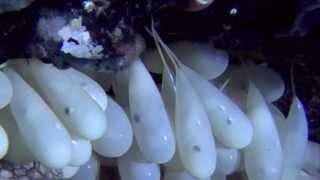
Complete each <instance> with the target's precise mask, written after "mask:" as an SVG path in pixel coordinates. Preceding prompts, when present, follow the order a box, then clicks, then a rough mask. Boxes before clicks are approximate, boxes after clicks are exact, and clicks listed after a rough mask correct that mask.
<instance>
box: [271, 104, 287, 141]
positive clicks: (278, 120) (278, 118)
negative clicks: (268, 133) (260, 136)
mask: <svg viewBox="0 0 320 180" xmlns="http://www.w3.org/2000/svg"><path fill="white" fill-rule="evenodd" d="M269 109H270V112H271V114H272V117H273V119H274V122H275V125H276V127H277V130H278V134H279V137H280V142H281V146H283V142H284V137H285V133H286V130H285V129H286V117H285V116H284V115H283V113H282V112H281V111H280V109H279V108H278V107H276V106H275V105H273V104H269Z"/></svg>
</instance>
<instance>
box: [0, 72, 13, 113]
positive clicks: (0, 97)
mask: <svg viewBox="0 0 320 180" xmlns="http://www.w3.org/2000/svg"><path fill="white" fill-rule="evenodd" d="M0 86H1V88H0V109H2V108H3V107H5V106H6V105H8V104H9V102H10V100H11V98H12V92H13V90H12V85H11V83H10V81H9V79H8V78H7V77H6V75H5V74H4V73H3V72H2V71H0Z"/></svg>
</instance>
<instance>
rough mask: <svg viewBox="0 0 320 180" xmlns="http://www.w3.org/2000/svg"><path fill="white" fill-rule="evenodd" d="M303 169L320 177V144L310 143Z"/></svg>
mask: <svg viewBox="0 0 320 180" xmlns="http://www.w3.org/2000/svg"><path fill="white" fill-rule="evenodd" d="M303 169H304V170H305V171H307V172H309V173H310V174H311V175H313V176H316V177H320V144H319V143H315V142H312V141H309V142H308V144H307V148H306V152H305V154H304V165H303Z"/></svg>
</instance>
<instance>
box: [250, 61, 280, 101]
mask: <svg viewBox="0 0 320 180" xmlns="http://www.w3.org/2000/svg"><path fill="white" fill-rule="evenodd" d="M247 71H248V74H249V79H250V80H251V81H252V82H253V83H254V84H255V85H256V87H257V88H258V89H259V90H260V92H261V94H262V95H263V97H264V98H265V99H266V101H268V102H274V101H276V100H278V99H279V98H280V97H281V96H282V95H283V94H284V90H285V85H284V81H283V80H282V78H281V76H280V74H279V73H277V72H275V71H273V70H272V69H270V68H267V67H265V66H262V65H253V64H249V65H248V66H247Z"/></svg>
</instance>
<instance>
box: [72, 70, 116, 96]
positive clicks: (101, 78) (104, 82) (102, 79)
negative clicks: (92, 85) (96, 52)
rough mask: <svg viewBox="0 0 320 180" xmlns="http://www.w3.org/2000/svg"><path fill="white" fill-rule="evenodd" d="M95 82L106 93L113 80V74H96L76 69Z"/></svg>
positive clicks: (91, 71)
mask: <svg viewBox="0 0 320 180" xmlns="http://www.w3.org/2000/svg"><path fill="white" fill-rule="evenodd" d="M77 70H78V71H80V72H82V73H83V74H86V75H87V76H89V77H90V78H91V79H93V80H94V81H96V82H97V83H98V84H99V85H100V86H101V87H102V88H103V89H104V90H105V91H108V90H109V89H110V87H111V85H112V82H113V80H114V76H113V72H97V71H93V70H89V69H77Z"/></svg>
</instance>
